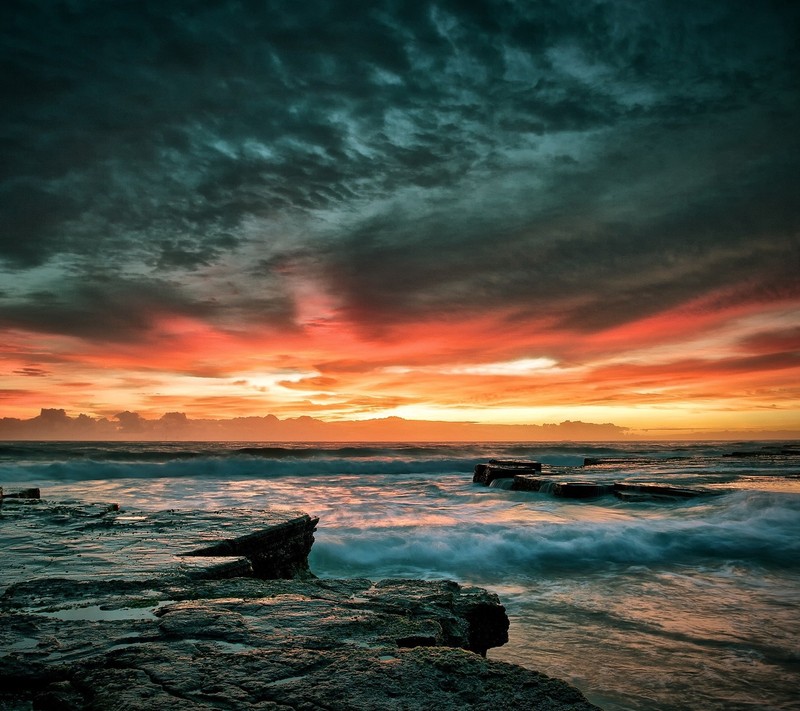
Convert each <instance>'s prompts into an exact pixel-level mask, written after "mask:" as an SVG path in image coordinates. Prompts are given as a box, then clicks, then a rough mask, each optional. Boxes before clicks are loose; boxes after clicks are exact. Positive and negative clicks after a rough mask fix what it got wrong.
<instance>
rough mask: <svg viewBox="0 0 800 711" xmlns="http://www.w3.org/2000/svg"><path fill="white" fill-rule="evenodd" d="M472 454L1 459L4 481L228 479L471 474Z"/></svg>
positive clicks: (473, 461)
mask: <svg viewBox="0 0 800 711" xmlns="http://www.w3.org/2000/svg"><path fill="white" fill-rule="evenodd" d="M474 465H475V460H474V459H473V458H465V459H447V458H435V459H424V458H409V459H400V458H380V457H359V458H341V457H326V458H323V457H320V456H316V457H309V456H300V457H291V456H285V457H279V458H261V457H224V458H223V457H190V458H182V459H169V460H166V461H158V460H156V461H137V462H131V463H128V462H118V461H113V460H106V461H103V460H100V461H96V460H72V461H67V462H52V463H36V462H34V463H30V464H17V463H14V464H5V463H3V464H0V481H7V482H8V481H14V482H20V483H22V482H34V481H40V480H52V481H58V482H68V481H93V480H99V479H109V480H117V479H163V478H173V477H175V478H186V477H189V478H215V479H223V480H238V479H264V478H274V477H313V476H326V475H338V476H347V475H358V476H380V475H402V474H432V475H435V474H444V473H453V472H457V473H464V474H465V475H467V474H471V473H472V469H473V467H474Z"/></svg>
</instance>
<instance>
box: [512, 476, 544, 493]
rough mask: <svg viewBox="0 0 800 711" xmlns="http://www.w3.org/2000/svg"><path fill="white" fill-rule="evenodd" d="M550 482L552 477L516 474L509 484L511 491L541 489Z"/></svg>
mask: <svg viewBox="0 0 800 711" xmlns="http://www.w3.org/2000/svg"><path fill="white" fill-rule="evenodd" d="M550 483H552V479H542V478H540V477H534V476H525V475H520V474H518V475H517V476H515V477H514V483H513V484H512V485H511V489H512V490H513V491H541V490H542V487H543V486H545V485H547V484H550Z"/></svg>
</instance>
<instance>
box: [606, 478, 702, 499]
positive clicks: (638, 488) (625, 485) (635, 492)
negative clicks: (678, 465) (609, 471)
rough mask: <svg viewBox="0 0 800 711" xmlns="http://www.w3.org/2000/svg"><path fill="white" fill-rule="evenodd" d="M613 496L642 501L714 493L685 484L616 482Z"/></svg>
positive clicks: (693, 496)
mask: <svg viewBox="0 0 800 711" xmlns="http://www.w3.org/2000/svg"><path fill="white" fill-rule="evenodd" d="M613 489H614V496H616V497H617V498H620V499H624V500H626V501H644V500H647V499H656V500H657V499H692V498H695V497H697V496H709V495H710V494H712V493H714V492H711V491H708V490H706V489H692V488H689V487H685V486H669V485H668V484H647V483H637V482H617V483H615V484H614V486H613Z"/></svg>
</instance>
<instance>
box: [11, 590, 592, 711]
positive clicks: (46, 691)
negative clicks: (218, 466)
mask: <svg viewBox="0 0 800 711" xmlns="http://www.w3.org/2000/svg"><path fill="white" fill-rule="evenodd" d="M65 598H66V599H68V600H69V602H68V603H66V602H65ZM54 608H55V609H54ZM0 609H1V610H2V612H3V617H4V625H3V626H2V628H0V649H2V650H6V651H5V652H2V651H0V708H26V706H25V704H32V707H33V708H34V709H37V708H39V709H68V710H71V711H77V710H79V709H81V710H82V709H104V710H105V709H109V710H113V709H154V710H156V709H158V710H160V709H195V710H197V711H199V710H200V709H219V708H251V707H252V708H257V709H342V711H345V710H350V709H352V710H356V709H364V710H365V711H366V710H367V709H369V710H370V711H371V710H372V709H420V710H422V709H426V710H427V709H430V708H439V709H453V710H455V709H495V708H499V707H503V706H505V707H507V708H531V709H536V708H546V709H576V710H584V709H587V710H588V709H592V708H595V707H593V706H591V705H590V704H589V703H588V702H586V700H585V699H584V698H583V697H582V696H581V694H580V693H579V692H578V691H576V690H575V689H574V688H572V687H570V686H569V685H567V684H565V683H564V682H561V681H557V680H555V679H551V678H549V677H546V676H544V675H541V674H538V673H536V672H533V671H530V670H526V669H523V668H521V667H515V666H512V665H508V664H504V663H501V662H494V661H490V660H486V659H485V658H482V657H481V656H480V655H478V654H474V653H472V651H467V650H474V651H477V652H485V649H486V647H487V646H495V645H497V644H502V643H503V642H505V640H506V629H507V626H508V620H507V618H506V616H505V613H504V610H503V608H502V606H500V604H499V601H498V600H497V597H496V596H495V595H493V594H491V593H488V592H486V591H485V590H480V589H477V588H469V587H462V586H460V585H457V584H456V583H453V582H441V581H437V582H430V581H419V580H388V581H383V582H380V583H372V582H371V581H369V580H316V579H315V580H304V581H303V580H258V579H252V578H250V579H248V578H239V579H235V580H223V581H213V582H212V581H208V582H202V581H201V582H190V581H188V580H185V579H181V578H180V577H175V578H170V579H168V580H167V579H163V580H161V581H158V580H150V581H140V582H134V583H131V582H122V581H113V580H107V581H95V582H84V583H80V582H75V581H69V580H61V581H49V580H42V581H34V582H30V583H20V584H17V585H14V586H12V587H11V588H10V589H9V590H8V591H7V592H6V594H5V595H4V596H3V598H2V599H1V600H0ZM4 704H5V705H4ZM27 708H30V706H27Z"/></svg>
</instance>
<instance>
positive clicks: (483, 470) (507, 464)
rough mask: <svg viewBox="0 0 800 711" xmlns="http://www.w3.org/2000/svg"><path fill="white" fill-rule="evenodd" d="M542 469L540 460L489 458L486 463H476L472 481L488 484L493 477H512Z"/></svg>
mask: <svg viewBox="0 0 800 711" xmlns="http://www.w3.org/2000/svg"><path fill="white" fill-rule="evenodd" d="M540 471H542V465H541V463H540V462H521V461H516V460H501V459H490V460H489V463H488V464H476V465H475V469H474V472H473V475H472V481H473V482H474V483H476V484H483V485H484V486H489V485H490V484H491V483H492V482H493V481H494V480H495V479H513V478H514V477H515V476H517V475H518V474H525V473H531V472H540Z"/></svg>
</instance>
